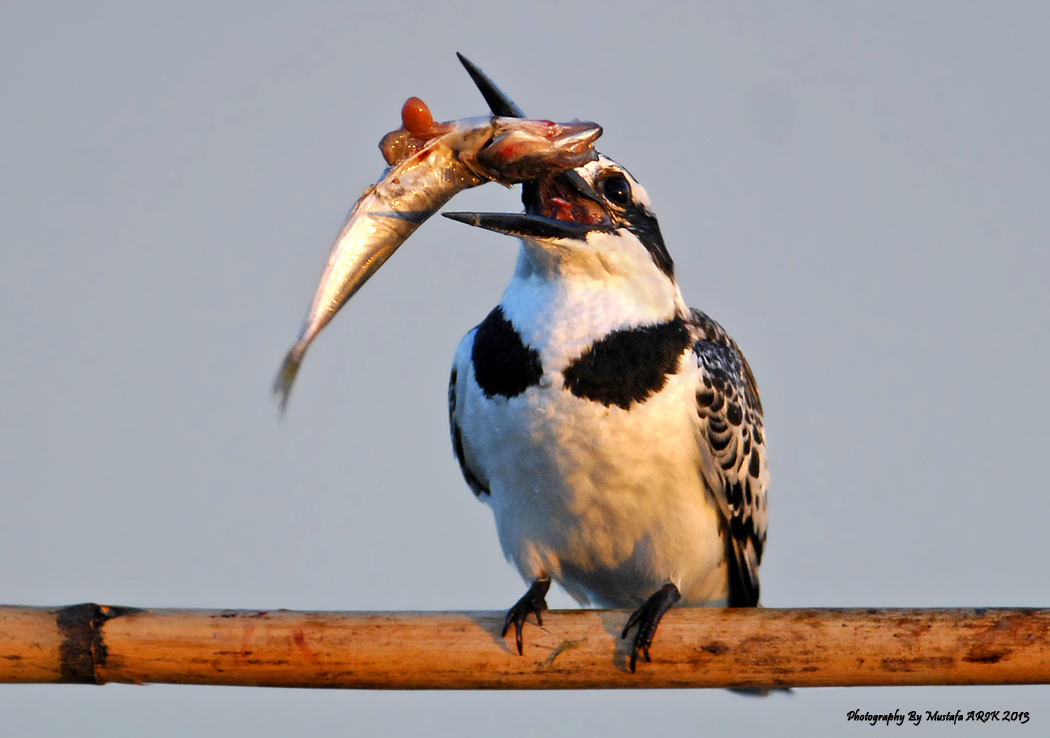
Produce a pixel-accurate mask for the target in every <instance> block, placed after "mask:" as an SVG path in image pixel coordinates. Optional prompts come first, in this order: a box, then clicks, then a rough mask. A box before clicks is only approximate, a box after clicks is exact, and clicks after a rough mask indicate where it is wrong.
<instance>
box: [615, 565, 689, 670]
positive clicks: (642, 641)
mask: <svg viewBox="0 0 1050 738" xmlns="http://www.w3.org/2000/svg"><path fill="white" fill-rule="evenodd" d="M680 599H682V594H681V592H679V591H678V587H676V586H674V585H673V584H665V585H664V586H663V587H662V588H661V589H660V591H659V592H657V593H656V594H654V595H653V596H652V597H650V598H649V599H648V600H646V601H645V604H644V605H642V606H641V607H639V608H638V609H637V610H635V611H634V612H633V613H632V614H631V617H630V618H628V619H627V625H625V626H623V632H622V633H621V634H620V638H626V637H627V631H629V630H630V629H631V628H633V627H634V626H635V625H637V626H638V632H637V633H635V634H634V643H633V644H632V645H631V673H632V674H633V673H634V667H635V664H636V662H637V661H638V654H639V653H641V654H642V657H643V658H644V659H645V660H646V661H652V659H650V658H649V646H651V645H653V636H655V635H656V626H658V625H659V624H660V618H662V617H663V616H664V613H665V612H667V610H668V609H669V608H670V607H671V605H673V604H674V603H676V602H678V600H680Z"/></svg>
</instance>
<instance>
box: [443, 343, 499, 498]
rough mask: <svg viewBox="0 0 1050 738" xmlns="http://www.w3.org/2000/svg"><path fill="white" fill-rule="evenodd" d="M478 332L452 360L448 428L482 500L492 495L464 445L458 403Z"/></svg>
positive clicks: (463, 469) (465, 475) (469, 482)
mask: <svg viewBox="0 0 1050 738" xmlns="http://www.w3.org/2000/svg"><path fill="white" fill-rule="evenodd" d="M477 331H478V329H477V328H473V329H471V331H470V332H469V333H468V334H467V335H465V336H464V337H463V340H462V341H460V343H459V348H457V349H456V358H455V359H453V360H452V375H451V376H450V377H449V380H448V428H449V432H450V433H451V434H452V450H453V451H454V452H455V454H456V460H457V461H458V462H459V470H460V471H461V472H463V478H464V479H465V480H466V481H467V485H468V486H469V487H470V490H471V491H472V492H473V493H474V496H475V497H477V498H478V499H481V498H482V497H487V496H488V495H489V494H490V492H489V488H488V484H486V483H485V481H484V480H483V479H482V476H481V475H480V473H479V471H478V470H477V469H476V468H475V467H474V466H473V464H472V463H471V461H470V458H469V457H468V455H467V451H466V448H465V447H464V445H463V432H462V430H461V429H460V424H461V422H462V408H460V407H459V406H458V405H457V403H456V399H457V397H458V396H462V395H463V393H464V392H465V383H466V380H467V377H468V375H469V373H470V355H471V349H472V348H473V346H474V334H476V333H477Z"/></svg>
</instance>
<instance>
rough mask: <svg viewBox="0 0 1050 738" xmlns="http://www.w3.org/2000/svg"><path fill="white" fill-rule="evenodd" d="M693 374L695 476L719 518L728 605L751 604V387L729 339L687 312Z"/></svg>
mask: <svg viewBox="0 0 1050 738" xmlns="http://www.w3.org/2000/svg"><path fill="white" fill-rule="evenodd" d="M690 328H691V331H692V336H693V357H694V358H695V359H696V363H697V370H698V372H699V383H698V387H697V393H696V408H697V416H698V420H699V438H698V443H699V446H700V452H701V457H702V458H703V461H704V464H703V469H702V473H703V476H704V479H705V481H706V483H707V486H708V489H709V490H710V491H711V492H712V494H713V495H714V497H715V500H716V501H717V502H718V506H719V509H720V510H721V512H722V518H723V523H724V526H723V536H724V537H725V541H726V561H727V563H728V569H729V601H728V605H729V606H730V607H753V606H755V605H757V604H758V596H759V586H758V565H759V563H760V562H761V560H762V548H763V545H764V544H765V541H766V515H767V511H766V487H767V485H768V484H769V472H768V471H767V468H766V447H765V432H764V430H763V428H762V403H761V401H760V400H759V397H758V387H757V385H756V384H755V378H754V376H753V375H752V374H751V368H750V367H749V366H748V365H747V360H746V359H744V356H743V354H741V353H740V349H739V348H738V347H737V345H736V343H735V342H734V341H733V339H732V338H730V337H729V334H727V333H726V332H725V330H724V329H723V328H722V327H721V326H720V325H718V323H716V322H715V321H713V320H711V318H709V317H708V316H707V315H705V314H704V313H702V312H701V311H699V310H695V309H694V310H693V311H692V314H691V321H690Z"/></svg>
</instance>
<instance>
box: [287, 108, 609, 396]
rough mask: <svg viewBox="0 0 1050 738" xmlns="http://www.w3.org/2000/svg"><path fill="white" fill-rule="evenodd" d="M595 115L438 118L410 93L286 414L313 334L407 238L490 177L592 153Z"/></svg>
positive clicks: (506, 180) (345, 236)
mask: <svg viewBox="0 0 1050 738" xmlns="http://www.w3.org/2000/svg"><path fill="white" fill-rule="evenodd" d="M601 133H602V129H601V127H600V126H598V125H596V124H594V123H586V122H580V121H574V122H571V123H560V124H559V123H553V122H551V121H545V120H529V119H525V118H512V117H497V116H483V117H478V118H465V119H462V120H452V121H445V122H441V123H438V122H435V121H434V118H433V116H432V115H431V113H430V110H429V108H427V106H426V104H425V103H424V102H423V101H422V100H420V99H419V98H416V97H410V98H409V99H408V100H407V101H406V102H405V104H404V106H402V108H401V127H400V128H398V129H397V130H395V131H391V132H390V133H388V134H387V135H386V136H384V137H383V139H382V141H381V142H380V144H379V148H380V150H381V151H382V153H383V158H384V159H386V162H387V164H389V165H390V166H389V167H388V168H387V170H386V171H385V172H384V173H383V176H382V177H381V178H380V180H379V181H378V182H376V183H375V184H374V185H372V186H371V187H369V188H368V189H367V190H365V192H364V194H363V195H362V196H361V198H360V199H359V200H358V201H357V203H356V204H355V205H354V207H353V209H352V210H351V211H350V215H349V216H348V217H347V219H346V222H345V223H344V224H343V228H342V230H340V232H339V235H338V236H337V237H336V239H335V243H334V244H333V245H332V251H331V253H330V254H329V257H328V263H327V265H326V266H325V270H324V273H323V274H322V275H321V281H320V283H319V284H318V286H317V290H316V292H315V294H314V299H313V303H312V304H311V306H310V311H309V313H308V314H307V316H306V320H305V321H304V322H303V327H302V330H301V331H300V332H299V338H298V340H296V342H295V344H294V345H293V346H292V348H291V350H290V351H289V352H288V355H287V356H286V357H285V360H284V364H283V365H282V366H281V370H280V372H279V373H278V375H277V379H276V381H275V382H274V394H275V395H276V396H277V399H278V403H279V405H280V410H281V412H282V413H283V412H284V410H285V409H286V407H287V404H288V397H289V394H290V392H291V390H292V383H293V382H294V381H295V375H296V373H297V372H298V371H299V365H300V363H301V362H302V360H303V355H304V354H305V353H306V349H307V348H308V347H309V346H310V343H311V342H312V341H313V340H314V338H316V337H317V334H318V333H319V332H320V331H321V329H322V328H324V327H325V325H327V324H328V322H329V321H330V320H331V319H332V317H333V316H334V315H335V314H336V312H337V311H338V310H339V308H341V307H342V306H343V305H344V304H346V302H347V300H349V299H350V298H351V297H352V296H353V294H354V293H355V292H357V290H359V289H360V288H361V286H362V285H363V284H364V283H365V282H366V281H367V280H368V278H369V277H371V276H372V275H373V274H375V272H376V270H378V269H379V267H381V266H382V265H383V263H384V262H385V261H386V260H387V259H389V258H390V256H391V255H392V254H393V253H394V251H395V250H397V248H398V246H400V245H401V244H402V243H404V242H405V240H406V239H407V238H408V237H409V236H410V235H412V233H414V232H415V230H416V229H417V228H418V227H419V226H420V225H421V224H422V223H423V222H424V221H425V220H426V219H427V218H429V217H430V216H431V215H433V214H434V213H436V212H437V211H438V210H439V209H440V208H441V207H442V206H443V205H444V204H445V203H446V202H448V201H449V200H450V199H451V198H452V197H453V196H454V195H455V194H457V193H459V192H461V191H463V190H465V189H468V188H470V187H476V186H478V185H480V184H484V183H485V182H499V183H501V184H504V185H508V186H509V185H512V184H516V183H519V182H524V181H528V180H532V179H538V178H540V177H543V176H545V175H547V174H550V173H553V172H558V171H564V170H567V169H575V168H576V167H579V166H583V165H584V164H586V163H587V162H590V161H593V160H594V159H595V158H596V157H597V155H596V153H595V151H594V148H593V145H594V141H595V140H596V139H597V138H598V137H599V136H600V135H601Z"/></svg>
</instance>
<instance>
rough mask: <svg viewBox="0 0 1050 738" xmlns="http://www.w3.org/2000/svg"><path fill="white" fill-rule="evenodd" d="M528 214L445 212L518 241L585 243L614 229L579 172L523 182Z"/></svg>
mask: <svg viewBox="0 0 1050 738" xmlns="http://www.w3.org/2000/svg"><path fill="white" fill-rule="evenodd" d="M521 201H522V203H523V204H524V205H525V212H524V213H443V215H444V216H445V217H446V218H450V219H451V220H455V221H457V222H460V223H466V224H467V225H472V226H476V227H478V228H484V229H486V230H489V231H495V232H497V233H504V234H507V235H509V236H516V237H518V238H533V239H539V240H555V239H577V240H585V239H586V238H587V234H588V233H591V232H592V231H605V230H609V229H611V228H612V219H611V218H610V217H609V213H608V211H607V210H606V208H605V205H604V202H603V200H602V197H601V195H599V194H598V193H597V192H596V191H595V190H594V188H593V187H591V186H590V184H588V183H587V180H586V179H584V178H583V177H582V176H581V175H580V174H579V172H577V171H575V170H572V169H570V170H567V171H562V172H556V173H553V174H549V175H547V176H545V177H542V178H540V179H535V180H530V181H527V182H524V183H522V193H521Z"/></svg>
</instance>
